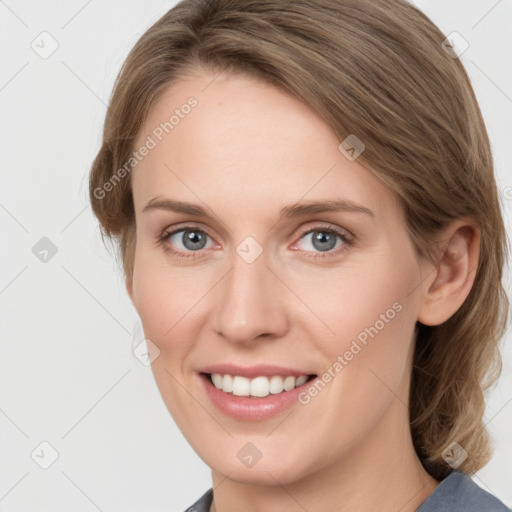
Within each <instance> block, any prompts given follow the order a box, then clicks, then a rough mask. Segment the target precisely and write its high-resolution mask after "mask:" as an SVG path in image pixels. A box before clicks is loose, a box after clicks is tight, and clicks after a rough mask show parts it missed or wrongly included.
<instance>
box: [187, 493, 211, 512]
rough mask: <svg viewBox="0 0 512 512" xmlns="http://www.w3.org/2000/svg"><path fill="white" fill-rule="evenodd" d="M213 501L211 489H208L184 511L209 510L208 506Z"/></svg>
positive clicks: (201, 511) (198, 511) (203, 511)
mask: <svg viewBox="0 0 512 512" xmlns="http://www.w3.org/2000/svg"><path fill="white" fill-rule="evenodd" d="M212 501H213V489H212V488H211V489H208V490H207V491H206V492H205V493H204V494H203V495H202V496H201V497H200V498H199V499H198V500H197V501H196V502H195V503H194V504H193V505H191V506H190V507H188V508H187V510H185V512H210V506H211V504H212Z"/></svg>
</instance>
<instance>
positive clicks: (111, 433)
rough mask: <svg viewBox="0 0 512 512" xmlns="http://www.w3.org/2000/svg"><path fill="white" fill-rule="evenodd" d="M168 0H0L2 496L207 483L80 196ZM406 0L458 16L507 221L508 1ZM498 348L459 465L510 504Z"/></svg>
mask: <svg viewBox="0 0 512 512" xmlns="http://www.w3.org/2000/svg"><path fill="white" fill-rule="evenodd" d="M173 5H175V2H172V1H171V2H164V1H161V0H150V1H145V2H140V1H139V2H136V1H134V0H130V1H124V2H121V1H117V2H113V1H101V2H100V1H99V0H89V1H86V0H73V1H69V0H68V1H67V2H64V1H63V0H61V1H59V0H48V1H46V2H36V1H29V0H26V1H22V0H18V1H16V0H6V1H5V2H4V1H0V45H1V48H2V50H1V57H0V59H1V64H0V141H1V145H2V146H1V160H0V173H1V178H2V179H1V186H0V233H1V235H2V236H1V239H0V247H1V252H0V340H1V344H0V433H1V444H0V510H2V511H3V512H18V511H20V512H27V511H32V512H46V511H52V512H56V511H70V510H73V511H74V512H93V511H95V510H100V511H104V512H106V511H112V512H116V511H124V512H131V511H145V512H149V511H169V512H172V511H176V512H179V511H182V510H184V509H185V508H187V507H188V506H190V505H191V504H192V503H193V502H195V501H196V500H197V499H198V498H199V496H200V495H202V494H203V492H204V491H205V490H206V489H208V488H209V487H210V486H211V480H210V471H209V469H208V468H207V467H206V465H205V464H204V463H203V462H202V461H201V459H199V457H198V456H197V455H196V454H195V453H194V452H193V450H192V449H191V448H190V447H189V445H188V444H187V442H186V441H185V440H184V438H183V436H182V435H181V433H180V432H179V430H178V429H177V427H176V426H175V424H174V422H173V420H172V418H171V417H170V415H169V413H168V412H167V409H166V408H165V405H164V404H163V402H162V400H161V397H160V394H159V391H158V388H157V387H156V384H155V383H154V380H153V376H152V373H151V370H150V368H149V367H145V366H143V365H142V364H141V363H140V362H139V361H138V360H137V359H135V357H134V356H133V355H132V353H131V348H132V344H133V343H134V342H137V339H138V338H137V337H140V331H137V327H138V323H137V316H136V314H135V311H134V309H133V307H132V305H131V303H130V301H129V299H128V297H127V295H126V292H125V290H124V286H123V282H122V279H121V274H120V272H119V270H118V267H117V265H116V263H115V260H114V257H113V256H112V255H110V254H108V252H107V251H106V250H105V248H104V246H103V244H102V241H101V237H100V234H99V229H98V226H97V223H96V221H95V219H94V217H93V215H92V213H91V209H90V207H89V205H88V191H87V176H88V172H89V168H90V164H91V162H92V159H93V158H94V156H95V154H96V152H97V150H98V149H99V145H100V135H101V129H102V123H103V119H104V115H105V110H106V107H105V105H106V103H107V101H108V98H109V95H110V92H111V89H112V85H113V80H114V78H115V75H116V74H117V72H118V70H119V68H120V66H121V63H122V61H123V59H124V58H125V57H126V55H127V53H128V51H129V49H130V48H131V47H132V46H133V44H134V43H135V42H136V40H137V39H138V38H139V37H140V35H142V33H143V32H144V31H145V30H146V29H147V28H148V27H149V26H150V25H151V24H152V23H153V22H155V21H156V20H157V19H158V18H159V17H160V16H161V15H162V14H163V13H164V12H166V11H167V10H168V9H169V8H171V7H172V6H173ZM417 5H418V6H419V7H420V8H422V9H423V10H424V11H425V12H426V13H427V14H428V15H429V16H430V17H431V18H432V20H433V21H434V22H435V23H437V24H438V25H439V27H440V28H441V29H442V30H443V31H444V33H445V34H449V33H451V32H452V31H457V32H459V33H460V34H461V35H462V36H463V37H464V39H466V40H467V41H468V42H469V48H468V50H467V51H466V52H465V53H464V54H463V55H462V57H461V58H462V61H463V63H464V64H465V66H466V69H467V70H468V72H469V74H470V76H471V79H472V81H473V84H474V88H475V91H476V94H477V97H478V99H479V102H480V106H481V108H482V110H483V113H484V116H485V119H486V124H487V127H488V130H489V135H490V138H491V142H492V146H493V150H494V156H495V160H496V169H497V178H498V183H499V188H500V191H501V194H502V201H503V207H504V211H505V215H506V216H507V223H509V220H508V219H509V218H510V211H511V207H512V195H511V194H510V191H512V188H511V189H507V187H512V172H511V168H512V144H511V141H510V127H511V126H512V123H511V122H512V67H511V65H510V62H511V61H510V48H512V31H511V29H510V27H511V25H512V2H511V1H510V0H501V1H496V0H489V1H487V0H486V1H482V0H479V1H476V0H474V1H462V0H449V1H447V0H434V1H432V0H430V1H418V2H417ZM43 31H48V32H49V33H50V34H51V36H52V37H53V38H54V39H55V40H56V41H57V42H58V45H59V46H58V49H57V50H56V51H55V52H54V53H53V54H52V55H51V56H50V57H49V58H47V59H42V58H41V57H40V56H39V55H38V54H37V53H36V52H35V51H34V50H33V49H32V48H31V42H32V41H33V40H34V39H36V37H37V36H38V35H39V34H40V33H41V32H43ZM507 190H508V193H507ZM508 225H509V224H508ZM42 237H48V238H49V239H50V240H51V241H52V243H53V244H55V246H56V248H57V251H58V252H57V253H56V254H55V256H53V257H52V258H51V259H50V260H49V261H48V262H46V263H43V262H41V261H40V260H39V259H38V258H36V256H35V255H34V254H33V252H32V248H33V246H34V245H35V244H36V243H37V242H38V241H39V240H40V239H41V238H42ZM507 282H508V277H507ZM503 357H504V368H503V374H502V377H501V379H500V381H499V384H498V386H497V387H496V388H495V389H494V390H493V391H492V392H491V393H490V395H489V400H488V405H487V410H486V416H485V417H486V421H489V422H490V423H489V425H488V427H489V429H490V431H491V434H492V436H493V439H494V443H495V446H496V451H495V454H494V457H493V459H492V460H491V462H490V463H489V464H488V466H486V467H485V468H484V469H482V470H481V471H479V472H478V473H477V475H476V476H475V477H474V479H475V481H476V482H477V483H478V484H479V485H480V486H482V487H484V488H485V489H487V490H489V491H490V492H492V493H493V494H495V495H496V496H497V497H499V498H500V499H501V500H502V501H504V502H505V503H506V504H507V506H509V507H510V506H512V485H510V484H511V483H512V469H511V466H510V461H511V460H512V437H511V436H510V432H512V429H511V427H512V348H511V344H510V336H508V337H507V338H506V339H505V340H504V351H503ZM507 434H508V435H507ZM43 441H46V442H48V443H50V444H51V446H52V447H53V448H54V449H55V450H56V451H57V452H58V454H59V456H58V458H57V460H56V461H55V462H54V463H53V464H52V465H51V466H50V467H49V468H48V469H42V468H41V467H39V466H38V465H37V464H36V462H34V460H33V459H32V458H31V453H32V452H33V451H34V450H35V449H36V448H38V447H39V445H40V443H41V442H43ZM40 449H41V448H40V447H39V450H40ZM44 452H45V454H46V455H45V456H48V454H49V453H50V449H48V448H46V449H45V450H44ZM39 453H41V452H40V451H39Z"/></svg>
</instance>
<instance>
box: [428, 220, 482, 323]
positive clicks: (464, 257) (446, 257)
mask: <svg viewBox="0 0 512 512" xmlns="http://www.w3.org/2000/svg"><path fill="white" fill-rule="evenodd" d="M441 247H442V248H443V249H442V252H441V257H440V259H439V260H438V261H439V262H438V264H437V267H435V268H434V272H433V273H432V277H431V278H430V279H428V280H426V282H425V286H424V290H423V297H422V301H421V303H420V309H419V313H418V322H421V323H422V324H425V325H439V324H442V323H443V322H445V321H446V320H448V319H449V318H450V317H451V316H452V315H454V314H455V313H456V312H457V310H458V309H459V308H460V307H461V306H462V304H463V303H464V301H465V300H466V298H467V296H468V295H469V292H470V291H471V287H472V286H473V283H474V281H475V276H476V270H477V268H478V259H479V255H480V230H479V229H478V227H477V226H476V224H475V223H474V222H473V221H472V220H471V219H458V220H457V221H455V222H454V223H452V224H451V225H450V226H449V227H448V228H447V229H446V231H445V234H444V236H443V238H442V242H441Z"/></svg>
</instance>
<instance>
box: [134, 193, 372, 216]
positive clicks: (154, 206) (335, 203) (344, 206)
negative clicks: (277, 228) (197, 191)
mask: <svg viewBox="0 0 512 512" xmlns="http://www.w3.org/2000/svg"><path fill="white" fill-rule="evenodd" d="M152 210H168V211H172V212H176V213H184V214H186V215H192V216H194V217H212V216H211V215H210V214H209V213H208V211H207V210H206V209H204V208H203V207H202V206H199V205H196V204H192V203H187V202H184V201H176V200H174V199H168V198H159V197H155V198H153V199H151V200H150V201H148V202H147V203H146V205H145V206H144V208H143V209H142V213H144V212H147V211H152ZM341 211H345V212H354V213H364V214H366V215H368V216H370V217H372V218H373V219H375V218H376V216H375V214H374V213H373V212H372V211H371V210H370V209H369V208H366V207H365V206H362V205H360V204H357V203H354V202H352V201H349V200H347V199H331V200H325V201H305V202H302V203H296V204H291V205H287V206H285V207H283V208H282V209H281V211H280V212H279V213H280V216H281V217H286V218H290V219H291V218H296V217H303V216H306V215H311V214H315V213H324V212H341Z"/></svg>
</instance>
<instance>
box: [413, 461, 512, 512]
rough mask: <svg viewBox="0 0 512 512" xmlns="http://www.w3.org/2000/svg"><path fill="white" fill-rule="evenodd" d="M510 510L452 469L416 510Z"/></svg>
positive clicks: (431, 511)
mask: <svg viewBox="0 0 512 512" xmlns="http://www.w3.org/2000/svg"><path fill="white" fill-rule="evenodd" d="M445 510H446V511H450V512H458V511H461V512H462V511H464V512H510V511H511V509H510V508H508V507H507V506H506V505H505V504H504V503H503V502H502V501H500V500H499V499H498V498H496V497H495V496H493V495H492V494H490V493H488V492H487V491H486V490H485V489H482V488H481V487H480V486H479V485H477V484H476V483H475V482H474V481H473V480H472V479H471V478H470V477H469V476H468V475H466V474H465V473H461V472H460V471H452V473H450V474H449V475H448V476H447V477H446V478H445V479H444V480H442V481H441V483H440V484H439V485H438V486H437V488H436V490H435V491H434V492H433V493H432V494H431V495H430V496H429V497H428V498H427V499H426V500H425V501H424V502H423V503H422V504H421V506H420V507H419V508H418V509H417V511H416V512H443V511H445Z"/></svg>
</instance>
